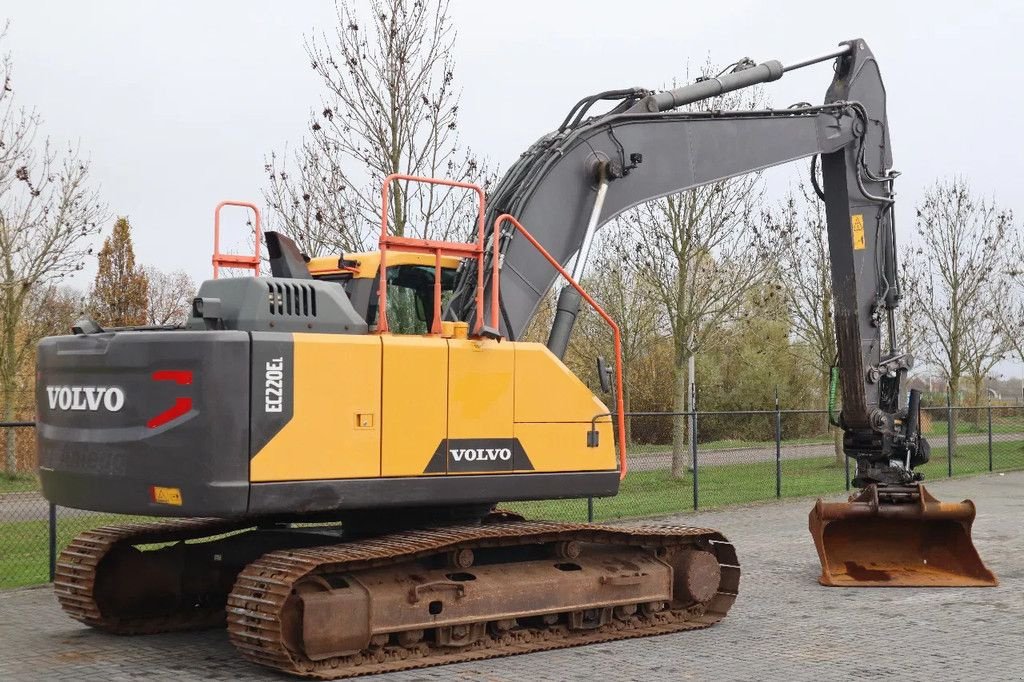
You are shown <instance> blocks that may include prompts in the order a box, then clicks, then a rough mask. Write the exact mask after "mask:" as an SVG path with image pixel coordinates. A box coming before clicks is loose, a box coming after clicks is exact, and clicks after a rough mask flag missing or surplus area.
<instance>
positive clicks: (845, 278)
mask: <svg viewBox="0 0 1024 682" xmlns="http://www.w3.org/2000/svg"><path fill="white" fill-rule="evenodd" d="M828 60H835V74H834V77H833V80H832V83H831V85H830V87H829V88H828V90H827V92H826V95H825V103H824V104H822V105H819V106H800V107H793V108H789V109H773V110H760V111H679V110H678V107H681V106H684V105H687V104H692V103H694V102H697V101H700V100H703V99H707V98H709V97H713V96H716V95H719V94H722V93H725V92H730V91H734V90H738V89H741V88H745V87H749V86H752V85H755V84H758V83H764V82H769V81H774V80H777V79H779V78H781V77H782V75H783V74H784V73H786V72H787V71H791V70H793V69H797V68H802V67H805V66H808V65H811V64H816V63H819V62H823V61H828ZM641 92H642V91H641V90H640V89H638V88H633V89H629V90H622V91H610V93H602V94H601V96H595V98H596V97H599V98H601V99H607V98H610V97H613V96H615V97H617V96H620V95H621V97H622V100H623V101H622V103H621V104H620V105H619V106H616V107H613V109H612V110H611V111H610V112H609V113H608V114H605V115H600V116H595V117H592V118H589V119H585V120H580V119H581V114H579V110H580V108H581V107H582V109H581V110H582V111H585V110H586V107H587V106H589V104H591V103H593V101H596V100H595V98H588V99H586V100H583V101H581V103H580V104H579V105H577V108H575V109H574V112H572V113H571V114H570V116H569V117H567V119H566V123H564V124H563V126H562V127H561V128H559V129H558V130H557V131H555V132H553V133H551V134H549V135H547V136H545V137H543V138H541V139H540V140H538V141H537V142H536V143H535V144H534V145H533V146H532V147H530V149H529V150H527V152H526V153H525V154H523V156H522V157H521V158H520V159H519V160H518V161H517V162H516V163H515V164H514V165H513V166H512V167H511V168H510V169H509V171H508V172H507V173H506V175H505V176H504V178H503V179H502V181H501V182H500V183H499V184H498V185H497V187H496V188H495V189H494V191H493V192H492V193H491V196H490V198H489V206H488V212H487V221H488V224H493V221H494V219H495V218H496V217H497V216H498V215H500V214H502V213H511V214H512V215H514V216H516V217H517V218H518V220H519V221H520V222H521V223H523V224H524V225H526V226H528V227H529V229H530V231H531V232H532V233H533V234H534V235H535V236H536V237H537V239H538V240H539V241H540V242H541V243H543V244H545V246H546V248H547V249H548V251H549V252H550V253H551V254H552V255H553V256H554V257H555V258H557V259H558V260H559V261H560V262H562V263H563V264H565V263H569V261H570V260H571V259H572V258H573V257H574V256H575V257H576V263H575V267H574V268H573V269H574V271H577V272H582V266H583V265H585V261H586V253H587V251H588V247H589V243H590V240H591V239H592V238H593V234H594V232H595V231H596V230H597V229H599V228H600V226H601V225H602V224H604V223H606V222H608V221H609V220H611V219H612V218H614V217H615V216H616V215H618V214H620V213H622V212H623V211H625V210H627V209H629V208H631V207H633V206H635V205H637V204H640V203H643V202H646V201H650V200H652V199H657V198H659V197H662V196H666V195H669V194H673V193H677V192H681V191H684V190H687V189H692V188H694V187H698V186H701V185H706V184H710V183H714V182H719V181H722V180H725V179H728V178H730V177H734V176H737V175H742V174H744V173H749V172H752V171H757V170H761V169H764V168H767V167H770V166H774V165H778V164H781V163H785V162H787V161H793V160H796V159H801V158H807V157H816V156H819V155H820V159H821V168H822V174H823V180H824V183H823V184H824V189H823V199H824V201H825V204H826V216H827V221H828V238H829V250H830V256H831V262H832V286H833V292H834V306H835V318H836V319H835V321H836V329H837V344H838V348H839V369H840V375H841V379H842V406H843V407H842V414H841V417H840V419H841V424H842V427H843V429H844V432H845V436H844V448H845V450H846V453H847V455H848V456H850V457H853V458H855V459H856V461H857V463H858V467H857V477H856V479H855V483H856V484H857V485H858V486H864V485H867V484H869V483H882V484H889V485H907V484H909V483H912V482H914V481H916V480H919V479H920V476H918V475H917V474H915V473H914V472H913V467H914V466H916V465H918V464H920V463H923V462H924V461H927V456H928V449H927V443H926V442H924V440H923V439H922V438H921V437H920V434H919V433H917V420H916V419H907V416H908V400H907V397H906V395H905V391H904V388H903V387H904V384H905V379H906V374H907V371H908V370H909V369H910V367H911V366H912V362H913V358H912V356H911V355H910V354H909V353H907V352H905V351H903V350H898V349H897V345H896V335H895V329H894V325H893V310H894V309H895V307H896V305H897V304H898V302H899V284H898V282H897V273H896V265H895V247H894V245H895V239H894V229H893V205H894V198H893V197H894V195H893V182H894V179H895V177H896V175H897V174H896V173H895V172H893V171H892V170H891V166H892V155H891V148H890V141H889V131H888V124H887V118H886V109H885V106H886V105H885V88H884V86H883V84H882V79H881V74H880V72H879V69H878V65H877V63H876V61H875V58H874V56H873V55H872V53H871V51H870V50H869V49H868V47H867V45H866V44H865V43H864V41H863V40H851V41H848V42H845V43H842V44H841V45H840V47H838V48H837V49H835V50H832V51H830V52H828V53H826V54H824V55H820V56H817V57H813V58H811V59H806V60H802V61H800V62H796V63H794V64H791V65H788V66H787V65H783V64H782V63H780V62H778V61H774V60H773V61H768V62H765V63H763V64H760V65H756V66H755V65H752V63H751V62H750V61H749V60H741V62H738V66H736V68H735V69H734V70H733V72H732V73H727V74H724V75H719V76H717V77H715V78H708V79H704V80H701V81H698V82H697V83H693V84H690V85H686V86H682V87H679V88H675V89H673V90H668V91H664V92H658V93H650V94H648V95H646V96H643V97H641V96H640V95H639V94H638V93H641ZM574 114H575V115H574ZM500 252H501V254H502V256H501V257H502V261H501V264H500V267H501V271H502V275H501V311H502V332H503V333H504V334H506V335H507V336H508V337H509V338H513V339H514V338H517V337H519V336H520V335H521V334H522V333H523V330H524V329H525V327H526V325H527V323H528V322H529V320H530V319H531V318H532V317H533V314H534V312H535V310H536V308H537V305H538V304H539V302H540V300H541V298H542V297H543V296H544V295H545V293H546V292H548V291H549V290H550V288H551V285H552V284H553V283H554V280H555V276H556V275H555V273H554V272H553V270H552V269H551V268H550V267H549V265H548V264H547V263H546V262H545V261H544V260H543V259H542V258H541V257H540V256H538V255H537V253H536V252H535V251H534V250H533V249H531V248H530V247H529V245H527V244H525V243H522V241H521V240H516V239H515V238H514V234H512V233H505V234H502V235H501V244H500ZM474 281H475V274H474V271H473V269H472V267H471V266H469V265H467V266H464V267H463V269H462V271H461V272H460V280H459V285H458V286H457V288H456V291H455V295H454V296H453V298H452V301H451V303H450V304H449V309H448V313H447V314H448V316H449V317H453V318H457V319H466V320H469V321H472V316H473V310H472V306H471V305H470V304H469V303H470V301H471V300H472V286H473V282H474ZM487 295H488V296H490V292H487ZM578 310H579V302H578V300H574V299H573V297H572V296H571V295H563V296H560V297H559V302H558V308H557V311H556V316H555V321H554V324H553V327H552V330H551V334H550V337H549V344H548V345H549V348H550V349H551V350H552V352H554V353H555V354H556V355H558V356H559V357H561V355H562V354H563V353H564V351H565V347H566V345H567V343H568V339H569V336H570V334H571V331H572V327H573V323H574V321H575V318H576V314H577V313H578ZM883 331H885V332H887V333H884V334H883ZM883 346H884V347H883ZM917 401H918V397H917V396H916V395H913V396H912V397H911V400H910V402H911V403H912V404H915V405H916V404H917Z"/></svg>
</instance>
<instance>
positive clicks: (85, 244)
mask: <svg viewBox="0 0 1024 682" xmlns="http://www.w3.org/2000/svg"><path fill="white" fill-rule="evenodd" d="M2 37H3V32H0V38H2ZM0 84H2V87H0V401H2V402H3V405H4V413H3V418H4V419H11V418H13V416H14V400H13V396H14V394H15V393H16V392H17V391H19V390H20V389H23V387H22V385H21V382H20V381H19V370H20V369H21V368H22V366H23V365H24V363H25V362H26V361H27V360H28V359H29V358H31V357H32V352H33V350H34V347H35V343H34V340H33V339H27V338H26V337H25V336H24V330H23V328H22V324H23V322H24V321H25V312H26V307H27V302H28V301H29V299H30V297H31V296H32V295H33V292H35V291H36V290H37V289H38V288H41V287H46V286H47V285H50V284H55V283H57V282H59V281H61V280H62V279H64V278H65V277H67V276H68V275H69V274H71V273H73V272H75V271H77V270H79V269H80V268H81V267H82V261H83V259H84V258H85V256H86V255H87V254H88V253H90V252H91V248H89V243H90V241H91V240H90V237H92V236H93V235H96V234H98V232H99V221H100V220H101V219H102V217H103V215H104V208H103V207H102V206H101V205H100V203H99V201H98V198H97V195H96V192H95V191H94V190H93V189H92V188H91V186H90V182H89V180H90V178H89V164H88V161H86V160H83V159H82V158H81V156H80V155H79V154H78V152H77V151H76V150H75V149H68V150H67V151H66V152H64V153H58V152H57V151H56V150H55V149H54V148H53V147H52V146H51V145H50V144H49V142H48V141H45V140H43V141H40V140H38V139H37V137H38V133H39V128H40V124H41V119H40V117H39V115H38V114H37V113H36V112H35V111H32V110H30V109H26V108H24V107H19V106H16V105H15V104H14V101H13V98H12V88H13V79H12V71H11V60H10V56H9V55H7V56H4V57H3V59H2V61H0ZM15 464H16V463H15V442H14V429H7V436H6V448H5V470H6V472H7V473H8V474H13V473H14V468H15Z"/></svg>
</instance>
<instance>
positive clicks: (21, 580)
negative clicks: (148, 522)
mask: <svg viewBox="0 0 1024 682" xmlns="http://www.w3.org/2000/svg"><path fill="white" fill-rule="evenodd" d="M134 520H137V517H133V516H117V515H114V514H89V515H87V516H62V517H60V518H59V519H58V520H57V548H58V551H60V549H61V548H63V547H64V546H65V545H67V544H68V542H70V541H71V539H72V538H73V537H74V536H76V535H78V534H79V533H81V532H82V531H85V530H90V529H92V528H98V527H99V526H105V525H107V524H111V523H127V522H129V521H134ZM48 525H49V522H48V521H46V519H41V520H38V521H12V522H7V523H0V590H2V589H9V588H12V587H23V586H25V585H38V584H39V583H45V582H46V581H48V580H49V579H50V559H49V557H50V550H49V544H48V540H47V538H48V536H49V530H48Z"/></svg>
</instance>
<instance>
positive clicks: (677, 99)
mask: <svg viewBox="0 0 1024 682" xmlns="http://www.w3.org/2000/svg"><path fill="white" fill-rule="evenodd" d="M849 51H850V46H849V45H844V46H843V47H840V48H836V49H835V50H832V51H831V52H827V53H825V54H822V55H818V56H816V57H811V58H810V59H805V60H803V61H799V62H796V63H793V64H789V65H787V66H783V65H782V63H781V62H780V61H778V60H777V59H772V60H769V61H767V62H764V63H762V64H758V65H757V66H751V67H749V68H746V69H742V70H740V71H733V72H732V73H728V74H725V75H722V76H716V77H714V78H706V79H704V80H702V81H697V82H696V83H691V84H690V85H684V86H682V87H679V88H673V89H672V90H664V91H662V92H658V93H655V94H653V95H649V96H647V97H645V98H643V99H642V100H640V102H638V103H637V104H636V106H635V107H634V108H633V110H634V111H646V112H648V113H656V112H659V111H668V110H670V109H675V108H677V107H681V106H685V105H687V104H693V103H694V102H699V101H700V100H702V99H707V98H709V97H715V96H717V95H721V94H724V93H726V92H732V91H733V90H741V89H743V88H748V87H750V86H751V85H757V84H758V83H770V82H771V81H777V80H779V79H780V78H782V74H784V73H786V72H787V71H793V70H794V69H800V68H803V67H805V66H810V65H811V64H817V63H819V62H824V61H827V60H829V59H834V58H836V57H839V56H842V55H844V54H847V53H848V52H849Z"/></svg>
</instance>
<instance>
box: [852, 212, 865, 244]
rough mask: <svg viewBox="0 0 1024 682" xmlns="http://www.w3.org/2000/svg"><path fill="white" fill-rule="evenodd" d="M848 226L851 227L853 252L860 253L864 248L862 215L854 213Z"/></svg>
mask: <svg viewBox="0 0 1024 682" xmlns="http://www.w3.org/2000/svg"><path fill="white" fill-rule="evenodd" d="M850 224H851V225H852V226H853V250H854V251H860V250H861V249H863V248H864V246H865V245H864V214H863V213H854V214H853V215H852V216H850Z"/></svg>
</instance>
